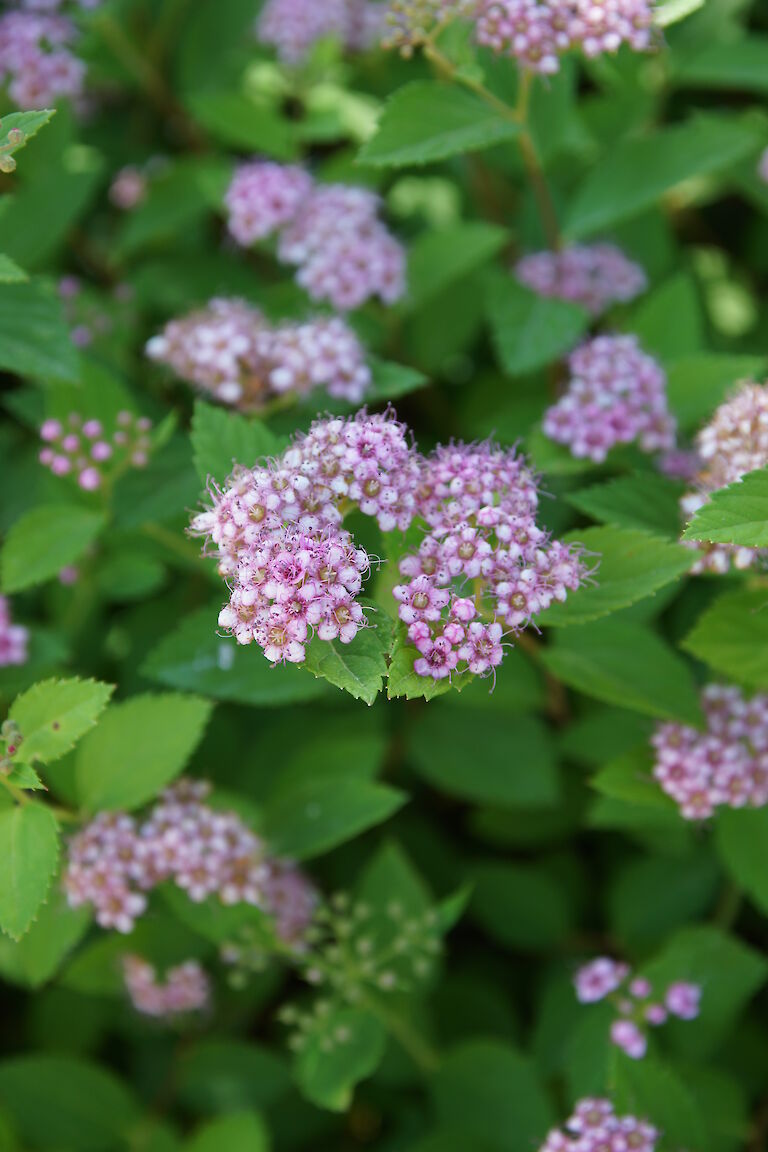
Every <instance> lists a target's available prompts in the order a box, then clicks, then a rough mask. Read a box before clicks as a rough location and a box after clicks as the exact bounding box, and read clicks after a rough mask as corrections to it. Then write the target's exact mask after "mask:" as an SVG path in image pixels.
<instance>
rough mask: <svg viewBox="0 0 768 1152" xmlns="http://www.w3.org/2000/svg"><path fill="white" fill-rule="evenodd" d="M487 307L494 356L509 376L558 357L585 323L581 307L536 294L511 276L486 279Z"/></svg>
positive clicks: (529, 370) (534, 368)
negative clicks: (487, 280) (487, 281)
mask: <svg viewBox="0 0 768 1152" xmlns="http://www.w3.org/2000/svg"><path fill="white" fill-rule="evenodd" d="M487 307H488V322H489V324H490V328H491V336H492V338H493V343H494V348H495V351H496V359H497V360H498V362H499V366H500V367H501V368H502V369H503V370H504V371H505V372H509V374H510V375H511V376H522V375H525V373H527V372H533V371H535V370H536V369H537V368H543V367H544V366H545V365H547V364H552V363H554V361H555V360H559V359H560V357H561V356H563V355H565V354H566V353H567V352H570V351H571V349H572V348H573V347H574V345H575V344H577V343H578V340H579V337H580V336H581V335H582V333H583V332H584V331H585V330H586V328H587V325H588V324H589V317H588V315H587V313H586V312H585V311H584V310H583V309H582V308H578V307H577V306H576V305H575V304H570V303H569V302H568V301H566V300H555V299H547V298H545V297H544V296H539V295H538V294H537V293H536V292H532V291H531V290H530V288H526V287H525V286H524V285H522V284H519V283H518V282H517V280H515V279H514V277H513V276H512V275H507V276H493V277H492V278H490V280H489V283H488V301H487Z"/></svg>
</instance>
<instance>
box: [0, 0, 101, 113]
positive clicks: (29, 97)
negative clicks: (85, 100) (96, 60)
mask: <svg viewBox="0 0 768 1152" xmlns="http://www.w3.org/2000/svg"><path fill="white" fill-rule="evenodd" d="M59 7H60V5H59V4H57V3H32V4H30V3H26V4H23V5H21V6H20V7H19V8H17V9H15V10H14V9H11V10H10V11H7V12H5V13H4V14H3V15H0V88H2V87H4V86H6V85H7V90H8V95H9V97H10V99H11V100H12V101H13V103H14V104H15V105H16V106H17V107H18V108H45V107H46V106H49V105H52V104H54V105H55V104H56V103H58V101H59V100H61V99H70V100H72V99H76V98H77V97H78V96H80V94H81V93H82V90H83V82H84V79H85V65H84V64H83V62H82V60H79V59H78V57H77V56H75V55H74V54H73V52H72V50H71V46H72V43H73V42H74V41H75V40H76V39H77V29H76V27H75V25H74V24H73V23H72V21H71V20H70V18H69V17H68V16H67V15H65V14H64V13H62V12H59V11H57V9H58V8H59Z"/></svg>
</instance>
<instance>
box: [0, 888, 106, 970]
mask: <svg viewBox="0 0 768 1152" xmlns="http://www.w3.org/2000/svg"><path fill="white" fill-rule="evenodd" d="M90 922H91V915H90V912H89V910H88V909H87V908H70V907H69V905H68V904H67V899H66V897H65V895H64V893H63V892H56V893H52V894H51V898H50V899H49V900H48V901H47V902H46V903H45V904H43V906H42V908H41V909H40V911H39V912H38V915H37V919H36V920H35V922H34V924H33V925H32V927H31V928H30V929H29V931H28V932H27V933H26V934H25V935H24V936H22V938H21V940H18V941H13V940H9V939H8V938H7V937H6V936H3V937H0V974H2V976H3V979H4V980H10V981H12V982H13V983H14V984H21V985H24V986H25V987H27V988H40V987H41V986H42V985H43V984H45V983H46V982H47V981H48V980H50V979H51V977H52V976H54V975H55V974H56V972H57V971H58V970H59V968H60V967H61V965H62V963H63V961H64V959H65V958H66V956H67V955H68V954H69V953H70V952H71V951H72V949H73V948H74V947H75V945H76V944H78V943H79V941H80V940H82V938H83V936H84V935H85V933H86V932H87V930H88V925H89V924H90Z"/></svg>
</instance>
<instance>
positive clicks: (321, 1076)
mask: <svg viewBox="0 0 768 1152" xmlns="http://www.w3.org/2000/svg"><path fill="white" fill-rule="evenodd" d="M385 1044H386V1033H385V1032H384V1029H383V1027H382V1025H381V1024H380V1023H379V1021H378V1020H377V1019H376V1017H375V1016H373V1015H372V1014H371V1013H370V1012H366V1011H364V1010H362V1009H360V1008H336V1007H334V1008H332V1009H331V1010H330V1011H329V1012H328V1013H327V1014H325V1015H323V1016H321V1017H317V1018H316V1019H315V1020H314V1021H313V1024H312V1027H311V1029H310V1030H309V1031H308V1032H306V1033H304V1034H303V1045H302V1048H301V1050H300V1051H299V1053H298V1055H297V1057H296V1065H295V1073H296V1080H297V1081H298V1084H299V1087H300V1088H301V1091H302V1092H303V1094H304V1095H305V1096H306V1097H307V1099H308V1100H311V1101H312V1103H313V1104H317V1105H318V1107H320V1108H329V1109H331V1110H332V1111H333V1112H345V1111H346V1110H347V1108H348V1107H349V1105H350V1103H351V1102H352V1093H353V1089H354V1087H355V1085H356V1084H358V1083H359V1082H360V1081H361V1080H365V1079H366V1078H367V1077H368V1076H370V1075H371V1074H372V1073H373V1072H375V1071H376V1069H377V1068H378V1066H379V1064H380V1063H381V1058H382V1056H383V1055H384V1047H385Z"/></svg>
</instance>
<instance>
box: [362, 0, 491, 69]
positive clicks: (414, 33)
mask: <svg viewBox="0 0 768 1152" xmlns="http://www.w3.org/2000/svg"><path fill="white" fill-rule="evenodd" d="M475 6H476V0H390V3H389V8H388V9H387V13H386V16H385V21H386V32H385V34H384V38H383V40H382V45H381V46H382V48H396V49H398V51H399V52H400V54H401V55H402V56H404V57H406V58H408V57H410V56H412V55H413V52H414V49H416V48H418V47H419V46H420V45H422V44H424V43H425V42H426V41H427V40H428V38H429V37H430V36H432V35H434V34H435V32H436V31H438V30H439V29H440V28H441V27H442V26H443V25H445V24H449V23H450V22H451V21H453V20H457V19H460V18H461V17H469V16H471V15H472V14H473V13H474V11H475Z"/></svg>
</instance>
